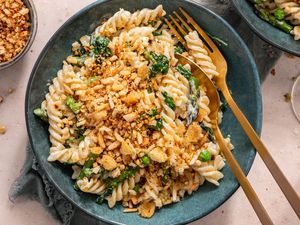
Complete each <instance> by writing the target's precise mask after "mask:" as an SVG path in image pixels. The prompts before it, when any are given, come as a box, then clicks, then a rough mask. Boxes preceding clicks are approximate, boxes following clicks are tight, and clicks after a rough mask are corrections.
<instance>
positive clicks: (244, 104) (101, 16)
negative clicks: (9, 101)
mask: <svg viewBox="0 0 300 225" xmlns="http://www.w3.org/2000/svg"><path fill="white" fill-rule="evenodd" d="M179 6H181V7H184V8H185V9H186V10H187V11H188V12H189V13H190V14H191V15H192V16H193V17H194V19H195V20H196V21H198V22H199V24H201V26H202V27H203V28H204V29H205V30H207V32H209V33H210V34H211V35H214V36H218V37H220V38H222V39H224V41H226V42H227V45H223V46H220V49H221V51H222V53H223V54H224V56H225V58H226V60H227V62H228V68H229V70H228V84H229V87H230V89H231V91H232V95H233V97H234V98H235V100H236V102H237V103H238V105H239V106H240V107H241V109H242V110H243V112H244V113H245V114H246V115H247V117H248V119H249V121H250V122H251V123H252V125H253V127H254V128H255V129H256V131H257V132H260V129H261V119H262V118H261V115H262V114H261V110H262V109H261V96H260V90H259V77H258V72H257V69H256V66H255V63H254V60H253V58H252V56H251V54H250V52H249V50H248V49H247V47H246V45H245V44H244V42H243V41H242V40H241V38H240V37H239V36H238V34H237V33H236V32H235V31H234V30H233V29H232V28H231V27H230V25H228V24H227V23H226V22H225V21H224V20H223V19H222V18H221V17H219V16H217V15H216V14H214V13H213V12H211V11H209V10H208V9H206V8H204V7H202V6H199V5H197V4H195V3H191V2H188V1H176V2H174V1H171V0H169V1H146V0H145V1H139V3H138V4H137V3H136V1H134V0H130V1H98V2H95V3H93V4H92V5H90V6H88V7H86V8H84V9H83V10H81V11H80V12H79V13H77V14H76V15H74V16H73V17H72V18H71V19H69V20H68V21H67V22H66V23H65V24H64V25H63V26H62V27H61V28H60V29H59V30H58V31H57V32H56V33H55V34H54V36H53V37H52V38H51V39H50V41H49V42H48V43H47V45H46V46H45V48H44V49H43V51H42V53H41V55H40V56H39V58H38V60H37V62H36V64H35V66H34V69H33V71H32V74H31V77H30V80H29V83H28V88H27V94H26V106H25V107H26V110H25V111H26V122H27V129H28V134H29V137H30V142H31V144H32V148H33V150H34V152H35V155H36V158H37V160H38V162H39V164H40V165H41V169H43V170H44V171H45V173H46V174H47V176H48V178H49V179H50V181H51V182H52V183H53V184H54V185H55V187H56V188H57V189H58V190H59V191H60V192H61V193H62V194H63V195H64V196H65V197H66V198H67V199H68V200H70V201H71V202H72V203H73V204H75V205H76V206H77V207H79V208H80V209H82V210H83V211H85V212H86V213H88V214H89V215H92V216H93V217H95V218H96V219H99V220H101V221H105V222H109V223H114V224H115V223H116V224H160V225H164V224H184V223H187V222H190V221H193V220H196V219H199V218H201V217H203V216H205V215H207V214H208V213H210V212H211V211H213V210H214V209H216V208H217V207H218V206H220V205H221V204H222V203H224V202H225V201H226V200H227V199H228V198H229V197H230V196H231V195H232V194H233V193H234V192H235V191H236V190H237V188H238V186H239V185H238V183H237V181H236V180H235V178H234V175H233V174H232V173H231V172H230V169H229V167H228V165H227V164H226V161H225V160H224V157H223V155H222V154H221V152H220V149H219V146H218V144H217V143H216V141H215V137H214V133H213V132H212V129H211V126H212V125H211V123H210V119H209V116H208V115H209V113H210V109H209V102H210V99H209V98H208V97H207V95H206V93H207V90H206V88H205V87H204V86H202V85H201V83H200V82H199V80H198V79H197V77H196V76H194V75H193V74H192V72H191V70H190V69H191V68H190V66H189V65H188V64H186V65H181V64H178V60H177V58H176V54H182V55H185V56H187V57H189V58H190V59H192V60H194V61H195V62H196V63H198V65H199V66H201V67H202V69H203V70H204V71H205V72H206V73H207V75H208V76H209V77H210V78H211V79H212V78H213V77H215V76H218V72H217V70H216V67H215V65H214V62H213V60H212V59H211V58H210V57H209V54H208V52H207V50H206V49H205V47H204V44H203V42H202V41H201V39H200V38H199V35H198V34H197V32H196V31H191V32H189V33H188V34H187V35H186V36H185V39H186V42H187V49H184V48H183V46H181V45H180V44H179V42H178V40H177V39H176V37H175V36H174V35H173V34H172V32H171V31H170V30H169V28H168V26H167V25H166V24H165V22H164V20H163V17H164V16H165V15H166V14H167V13H170V12H172V11H173V10H175V9H176V8H178V7H179ZM219 123H220V127H221V129H222V132H223V134H224V135H225V136H226V137H227V138H226V142H227V145H228V147H229V148H231V149H232V151H233V152H234V154H235V156H236V158H237V160H238V161H239V163H240V165H241V167H242V168H243V170H244V171H245V172H248V171H249V170H250V167H251V165H252V162H253V159H254V156H255V151H254V150H253V149H252V146H251V143H250V142H249V140H248V139H247V137H246V135H245V134H244V133H243V131H242V129H241V127H240V126H239V125H238V123H237V121H236V120H235V118H234V116H233V114H232V113H231V111H230V110H226V103H225V102H223V103H222V107H221V110H220V112H219Z"/></svg>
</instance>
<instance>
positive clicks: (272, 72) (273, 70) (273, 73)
mask: <svg viewBox="0 0 300 225" xmlns="http://www.w3.org/2000/svg"><path fill="white" fill-rule="evenodd" d="M271 74H272V75H273V76H275V74H276V70H275V69H274V68H273V69H272V70H271Z"/></svg>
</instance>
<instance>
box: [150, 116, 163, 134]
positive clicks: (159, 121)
mask: <svg viewBox="0 0 300 225" xmlns="http://www.w3.org/2000/svg"><path fill="white" fill-rule="evenodd" d="M148 128H149V129H150V130H156V131H159V130H161V129H162V128H163V120H162V119H161V118H160V119H157V120H156V124H155V125H148Z"/></svg>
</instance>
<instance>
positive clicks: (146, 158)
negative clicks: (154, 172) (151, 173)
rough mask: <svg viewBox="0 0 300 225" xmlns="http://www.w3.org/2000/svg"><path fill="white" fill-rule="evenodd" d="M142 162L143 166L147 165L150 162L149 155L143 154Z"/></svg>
mask: <svg viewBox="0 0 300 225" xmlns="http://www.w3.org/2000/svg"><path fill="white" fill-rule="evenodd" d="M141 160H142V163H143V164H144V166H149V164H150V162H151V159H150V157H149V156H147V155H144V156H143V157H142V158H141Z"/></svg>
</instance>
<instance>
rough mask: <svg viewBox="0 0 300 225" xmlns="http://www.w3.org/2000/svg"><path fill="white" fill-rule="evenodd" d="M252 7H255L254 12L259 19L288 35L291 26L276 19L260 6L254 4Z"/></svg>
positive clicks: (291, 28)
mask: <svg viewBox="0 0 300 225" xmlns="http://www.w3.org/2000/svg"><path fill="white" fill-rule="evenodd" d="M254 6H255V9H256V11H255V12H256V13H257V14H258V16H259V17H260V18H262V19H263V20H265V21H267V22H269V23H270V24H271V25H273V26H274V27H277V28H279V29H281V30H282V31H284V32H286V33H290V32H291V31H292V30H293V26H291V25H290V24H288V23H287V22H285V21H284V20H279V19H277V18H276V17H275V16H273V15H272V14H271V13H270V12H269V11H267V10H266V9H264V8H262V7H261V6H260V4H255V5H254Z"/></svg>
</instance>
